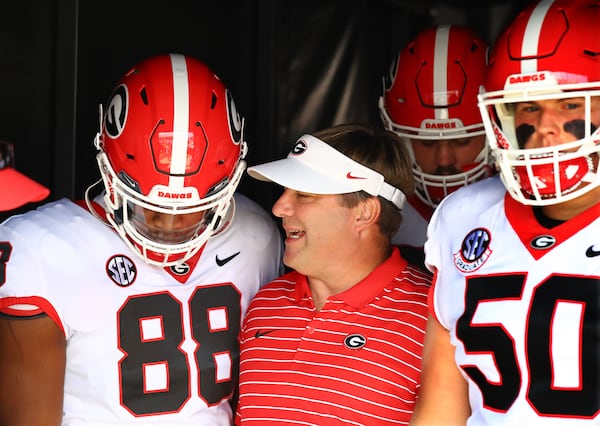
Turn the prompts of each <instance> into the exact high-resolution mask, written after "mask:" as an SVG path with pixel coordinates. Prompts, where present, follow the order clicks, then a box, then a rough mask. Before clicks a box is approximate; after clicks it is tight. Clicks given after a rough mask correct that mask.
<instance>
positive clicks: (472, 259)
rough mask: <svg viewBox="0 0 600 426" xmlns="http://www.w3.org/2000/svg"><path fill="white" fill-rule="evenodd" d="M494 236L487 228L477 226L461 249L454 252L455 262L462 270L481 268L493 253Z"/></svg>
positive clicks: (471, 270) (468, 235) (466, 238)
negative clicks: (491, 244) (491, 245)
mask: <svg viewBox="0 0 600 426" xmlns="http://www.w3.org/2000/svg"><path fill="white" fill-rule="evenodd" d="M491 241H492V237H491V235H490V233H489V231H488V230H487V229H483V228H476V229H473V230H472V231H470V232H469V233H468V234H467V236H466V237H465V238H464V240H463V241H462V244H461V246H460V250H459V251H458V252H456V253H454V264H455V265H456V267H457V268H458V270H460V271H462V272H473V271H476V270H477V269H479V268H481V266H482V265H483V264H484V263H485V261H486V260H487V259H488V258H489V257H490V254H492V249H490V242H491Z"/></svg>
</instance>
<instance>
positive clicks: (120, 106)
mask: <svg viewBox="0 0 600 426" xmlns="http://www.w3.org/2000/svg"><path fill="white" fill-rule="evenodd" d="M128 106H129V97H128V95H127V87H125V85H123V84H121V85H120V86H119V87H117V88H116V89H115V91H114V92H113V94H112V96H111V98H110V100H109V101H108V106H107V107H106V113H105V115H104V129H105V130H106V134H107V135H108V136H109V137H111V138H118V137H119V136H120V135H121V133H123V129H125V122H126V121H127V108H128Z"/></svg>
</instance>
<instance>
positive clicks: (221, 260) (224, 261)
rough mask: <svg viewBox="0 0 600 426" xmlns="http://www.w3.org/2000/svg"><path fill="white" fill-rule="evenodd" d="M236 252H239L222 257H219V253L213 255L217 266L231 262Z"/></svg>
mask: <svg viewBox="0 0 600 426" xmlns="http://www.w3.org/2000/svg"><path fill="white" fill-rule="evenodd" d="M238 254H240V252H239V251H238V252H237V253H233V254H232V255H231V256H228V257H224V258H223V259H219V255H218V254H217V255H216V256H215V262H217V265H218V266H223V265H225V264H226V263H229V262H231V260H233V258H234V257H236V256H237V255H238Z"/></svg>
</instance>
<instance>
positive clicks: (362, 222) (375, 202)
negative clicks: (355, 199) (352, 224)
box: [356, 197, 381, 229]
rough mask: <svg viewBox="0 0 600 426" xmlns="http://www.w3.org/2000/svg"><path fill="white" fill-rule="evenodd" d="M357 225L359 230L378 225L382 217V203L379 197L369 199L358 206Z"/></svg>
mask: <svg viewBox="0 0 600 426" xmlns="http://www.w3.org/2000/svg"><path fill="white" fill-rule="evenodd" d="M356 211H357V215H356V225H357V226H358V227H359V229H363V228H365V227H367V226H373V225H377V222H378V221H379V216H380V215H381V202H380V201H379V199H378V198H377V197H369V198H366V199H364V200H361V202H360V203H359V204H358V206H356Z"/></svg>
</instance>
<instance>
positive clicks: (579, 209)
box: [542, 187, 600, 221]
mask: <svg viewBox="0 0 600 426" xmlns="http://www.w3.org/2000/svg"><path fill="white" fill-rule="evenodd" d="M598 203H600V187H598V188H595V189H593V190H591V191H590V192H588V193H586V194H583V195H582V196H580V197H577V198H575V199H574V200H569V201H565V202H564V203H560V204H552V205H549V206H543V207H542V211H543V214H544V216H546V217H548V218H550V219H553V220H558V221H565V220H569V219H572V218H574V217H576V216H578V215H579V214H581V213H583V212H584V211H586V210H588V209H589V208H592V207H593V206H595V205H597V204H598Z"/></svg>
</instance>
